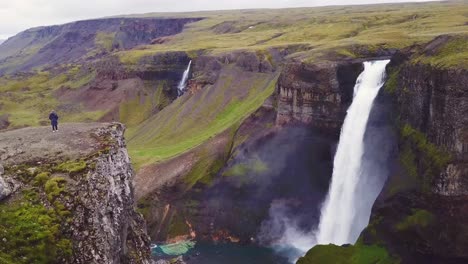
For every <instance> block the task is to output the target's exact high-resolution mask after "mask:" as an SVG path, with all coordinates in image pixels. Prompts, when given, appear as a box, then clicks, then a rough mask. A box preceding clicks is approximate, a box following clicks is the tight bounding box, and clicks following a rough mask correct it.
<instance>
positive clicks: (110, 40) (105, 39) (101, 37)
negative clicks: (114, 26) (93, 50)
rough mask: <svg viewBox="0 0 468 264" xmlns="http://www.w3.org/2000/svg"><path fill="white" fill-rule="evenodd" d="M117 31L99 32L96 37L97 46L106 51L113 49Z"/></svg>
mask: <svg viewBox="0 0 468 264" xmlns="http://www.w3.org/2000/svg"><path fill="white" fill-rule="evenodd" d="M115 34H116V32H98V33H97V34H96V37H95V39H94V42H95V44H96V46H98V47H100V48H101V49H103V50H105V51H112V48H113V44H114V39H115Z"/></svg>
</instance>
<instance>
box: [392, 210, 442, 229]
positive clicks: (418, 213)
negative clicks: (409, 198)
mask: <svg viewBox="0 0 468 264" xmlns="http://www.w3.org/2000/svg"><path fill="white" fill-rule="evenodd" d="M433 221H434V215H433V214H432V213H430V212H429V211H427V210H423V209H413V213H412V214H411V215H409V216H407V217H406V218H405V219H403V221H401V222H400V223H398V224H397V225H396V226H395V228H396V229H397V230H398V231H403V230H407V229H410V228H415V227H416V228H417V227H421V228H425V227H428V226H429V225H430V224H431V223H433Z"/></svg>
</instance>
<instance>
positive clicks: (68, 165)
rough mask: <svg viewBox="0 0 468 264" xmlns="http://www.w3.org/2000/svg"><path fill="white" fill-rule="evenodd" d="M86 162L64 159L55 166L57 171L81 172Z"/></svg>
mask: <svg viewBox="0 0 468 264" xmlns="http://www.w3.org/2000/svg"><path fill="white" fill-rule="evenodd" d="M86 166H87V164H86V162H85V161H83V160H78V161H66V162H64V163H61V164H59V165H57V167H55V169H56V170H57V171H61V172H68V173H77V172H82V171H84V170H85V169H86Z"/></svg>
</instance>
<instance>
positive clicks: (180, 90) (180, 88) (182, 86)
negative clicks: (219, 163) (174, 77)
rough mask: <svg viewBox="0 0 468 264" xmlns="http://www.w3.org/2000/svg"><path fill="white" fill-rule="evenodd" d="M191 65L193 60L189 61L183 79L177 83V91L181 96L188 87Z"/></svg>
mask: <svg viewBox="0 0 468 264" xmlns="http://www.w3.org/2000/svg"><path fill="white" fill-rule="evenodd" d="M191 65H192V61H190V62H189V64H188V66H187V69H186V70H185V71H184V74H183V75H182V79H181V80H180V82H179V85H177V92H178V94H179V96H181V95H182V94H184V92H185V88H186V87H187V81H188V77H189V73H190V66H191Z"/></svg>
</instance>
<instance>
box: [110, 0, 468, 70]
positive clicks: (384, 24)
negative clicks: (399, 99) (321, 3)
mask: <svg viewBox="0 0 468 264" xmlns="http://www.w3.org/2000/svg"><path fill="white" fill-rule="evenodd" d="M466 12H467V7H466V5H464V4H463V3H456V2H453V3H450V2H443V3H424V4H409V3H405V4H388V5H372V6H347V7H341V6H340V7H319V8H296V9H288V10H248V11H221V12H220V11H216V12H196V13H178V14H174V13H172V14H164V13H154V14H145V15H142V16H145V17H147V16H157V17H168V16H169V17H205V18H206V19H204V20H201V21H199V22H196V23H192V24H189V25H187V26H186V28H185V30H184V31H183V32H182V33H180V34H177V35H175V36H171V37H170V39H169V41H167V42H165V43H163V44H159V45H148V46H145V47H143V48H141V49H135V50H129V51H121V52H119V53H118V55H119V57H120V58H121V61H122V62H124V63H128V64H134V63H136V62H138V61H139V59H140V58H142V57H144V56H147V55H152V54H154V53H160V52H168V51H186V52H193V51H204V52H207V53H212V54H219V53H226V52H231V51H233V50H241V49H244V50H255V51H263V50H266V49H269V48H271V47H276V48H284V47H288V46H289V47H292V46H295V45H302V46H303V47H308V48H309V49H310V50H308V51H304V52H300V53H297V54H296V55H294V56H296V57H299V58H303V59H305V60H310V59H313V58H320V57H323V56H326V55H327V54H330V52H331V51H337V53H338V54H341V55H344V56H347V57H356V56H359V54H356V53H355V52H354V51H351V50H352V49H350V48H351V47H355V46H365V47H366V46H367V47H374V48H377V47H379V48H403V47H407V46H410V45H412V44H414V43H422V42H427V41H430V40H431V39H433V38H434V37H436V36H438V35H441V34H466V33H467V32H468V27H467V26H466V24H464V23H465V20H466V17H465V14H466ZM453 59H456V58H455V57H453Z"/></svg>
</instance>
